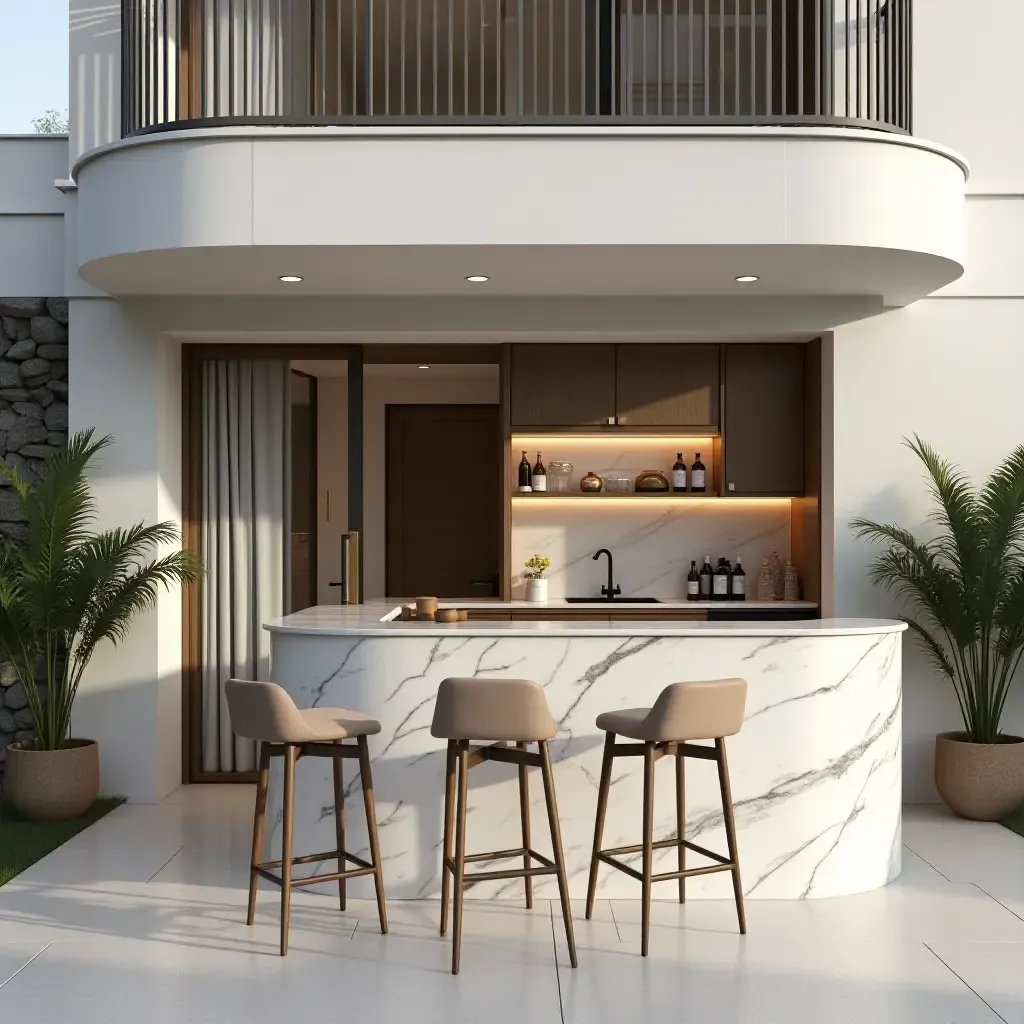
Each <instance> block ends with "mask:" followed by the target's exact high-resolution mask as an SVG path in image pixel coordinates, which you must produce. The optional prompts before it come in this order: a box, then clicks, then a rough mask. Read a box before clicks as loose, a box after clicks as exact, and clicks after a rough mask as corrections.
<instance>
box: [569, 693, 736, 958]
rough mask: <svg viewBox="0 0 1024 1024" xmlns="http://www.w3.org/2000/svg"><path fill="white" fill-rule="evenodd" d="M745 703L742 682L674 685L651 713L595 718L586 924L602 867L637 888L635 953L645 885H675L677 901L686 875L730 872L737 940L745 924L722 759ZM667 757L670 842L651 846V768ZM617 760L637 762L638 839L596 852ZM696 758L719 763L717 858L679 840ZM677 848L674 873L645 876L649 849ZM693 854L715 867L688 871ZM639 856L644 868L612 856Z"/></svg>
mask: <svg viewBox="0 0 1024 1024" xmlns="http://www.w3.org/2000/svg"><path fill="white" fill-rule="evenodd" d="M746 700H747V683H746V680H744V679H715V680H711V681H709V682H693V683H673V684H672V685H671V686H666V687H665V689H664V690H662V691H661V693H660V694H659V695H658V699H657V701H655V704H654V707H653V708H632V709H630V710H627V711H608V712H606V713H605V714H603V715H599V716H598V719H597V727H598V728H599V729H604V730H605V732H606V736H605V743H604V759H603V761H602V763H601V782H600V785H599V786H598V792H597V820H596V823H595V826H594V849H593V853H592V854H591V858H590V884H589V885H588V886H587V920H590V917H591V915H592V914H593V912H594V896H595V895H596V893H597V867H598V864H599V863H601V862H602V861H603V862H604V863H605V864H610V865H611V866H612V867H613V868H618V869H619V871H624V872H625V873H626V874H627V875H630V876H631V877H632V878H635V879H637V880H638V881H640V882H641V883H642V884H643V908H642V911H641V913H642V919H641V920H642V928H641V937H640V953H641V955H642V956H647V947H648V939H649V937H650V930H651V883H652V882H667V881H669V880H671V879H678V880H679V902H680V903H685V902H686V879H687V878H689V877H690V876H692V875H708V874H711V873H713V872H716V871H731V872H732V890H733V894H734V896H735V898H736V915H737V917H738V918H739V926H740V934H742V935H745V934H746V932H747V919H746V914H745V913H744V910H743V888H742V885H741V884H740V861H739V853H738V851H737V848H736V820H735V817H734V816H733V807H732V791H731V789H730V786H729V765H728V762H727V761H726V757H725V737H726V736H734V735H735V734H736V733H738V732H739V731H740V727H741V726H742V725H743V709H744V705H745V704H746ZM616 735H619V736H626V737H628V738H629V739H632V740H639V741H640V742H639V743H616V742H615V737H616ZM707 739H713V740H714V741H715V745H714V746H713V747H707V746H703V745H698V744H696V743H691V742H689V741H690V740H707ZM666 754H670V755H673V756H674V757H675V760H676V836H675V838H674V839H664V840H662V841H661V842H657V843H656V842H654V765H655V762H656V761H658V760H660V759H661V758H662V757H664V756H665V755H666ZM617 757H643V759H644V826H643V828H644V834H643V842H642V843H641V844H640V845H639V846H620V847H617V848H615V849H610V850H602V849H601V835H602V833H603V832H604V819H605V812H606V811H607V809H608V789H609V786H610V785H611V775H612V762H613V761H614V760H615V758H617ZM687 757H697V758H702V759H704V760H707V761H715V762H716V763H717V764H718V783H719V787H720V789H721V792H722V816H723V818H724V820H725V836H726V841H727V843H728V846H729V856H728V857H727V858H726V857H723V856H721V854H718V853H714V852H713V851H712V850H708V849H705V848H704V847H703V846H698V845H697V844H696V843H691V842H689V841H688V840H687V839H685V838H684V837H685V834H686V798H685V780H684V771H685V760H684V759H685V758H687ZM672 846H674V847H676V849H677V850H678V856H679V860H678V864H679V870H678V871H665V872H662V873H660V874H657V875H655V874H653V873H652V864H653V861H654V851H655V850H662V849H665V848H667V847H672ZM687 850H692V851H693V852H694V853H699V854H700V855H701V856H703V857H707V858H708V859H709V860H712V861H714V862H715V863H714V864H711V865H710V866H706V867H698V868H687V867H686V851H687ZM629 853H641V854H642V855H643V870H642V871H637V870H636V869H635V868H632V867H630V866H629V865H628V864H624V863H623V862H622V861H620V860H617V859H616V858H617V857H618V856H620V855H622V854H629Z"/></svg>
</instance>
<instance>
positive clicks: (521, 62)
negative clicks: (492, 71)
mask: <svg viewBox="0 0 1024 1024" xmlns="http://www.w3.org/2000/svg"><path fill="white" fill-rule="evenodd" d="M523 16H524V14H523V0H518V6H517V8H516V114H517V115H518V116H519V117H522V116H523V115H524V114H525V113H526V110H525V109H524V106H523V96H524V88H523V75H524V74H525V73H526V55H525V54H524V53H523V35H524V31H525V30H524V28H523Z"/></svg>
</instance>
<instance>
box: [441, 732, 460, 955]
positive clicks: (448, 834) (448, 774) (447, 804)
mask: <svg viewBox="0 0 1024 1024" xmlns="http://www.w3.org/2000/svg"><path fill="white" fill-rule="evenodd" d="M457 763H458V762H457V760H456V744H455V740H449V741H448V754H447V757H446V760H445V769H444V840H443V841H442V843H441V938H444V936H445V934H446V933H447V931H448V895H449V893H450V891H451V880H452V876H451V868H450V867H449V864H450V863H451V859H452V829H453V827H454V824H455V779H456V774H455V768H456V764H457Z"/></svg>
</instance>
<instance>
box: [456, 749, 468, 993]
mask: <svg viewBox="0 0 1024 1024" xmlns="http://www.w3.org/2000/svg"><path fill="white" fill-rule="evenodd" d="M458 743H459V749H458V761H459V806H458V814H457V816H456V822H455V872H454V874H455V878H454V887H455V909H454V912H453V914H452V974H458V973H459V960H460V955H461V953H462V889H463V882H464V879H465V875H466V803H467V799H468V795H469V794H468V792H467V789H468V785H469V744H468V743H467V742H466V741H465V740H459V741H458Z"/></svg>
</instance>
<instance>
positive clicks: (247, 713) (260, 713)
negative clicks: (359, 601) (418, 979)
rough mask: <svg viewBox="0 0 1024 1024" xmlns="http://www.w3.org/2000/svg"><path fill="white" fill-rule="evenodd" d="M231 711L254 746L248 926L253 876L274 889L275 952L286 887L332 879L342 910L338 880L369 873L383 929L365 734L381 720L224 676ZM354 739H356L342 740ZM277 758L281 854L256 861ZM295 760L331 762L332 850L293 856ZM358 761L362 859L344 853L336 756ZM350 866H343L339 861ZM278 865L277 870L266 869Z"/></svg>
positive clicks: (284, 945)
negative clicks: (322, 868)
mask: <svg viewBox="0 0 1024 1024" xmlns="http://www.w3.org/2000/svg"><path fill="white" fill-rule="evenodd" d="M224 691H225V693H226V695H227V699H228V711H229V713H230V715H231V727H232V728H233V729H234V731H235V732H236V733H237V734H238V735H239V736H243V737H245V738H246V739H250V740H255V741H256V742H257V743H259V745H260V747H259V781H258V783H257V786H256V811H255V814H254V815H253V823H252V858H251V860H250V863H249V912H248V915H247V916H246V919H245V923H246V924H252V922H253V917H254V915H255V913H256V880H257V877H262V878H266V879H267V880H268V881H270V882H273V883H274V884H275V885H279V886H280V887H281V956H284V955H285V954H286V953H287V952H288V925H289V920H290V917H291V895H292V888H293V887H296V886H304V885H313V884H314V883H316V882H334V881H337V883H338V895H339V897H340V903H341V909H342V910H344V909H345V882H346V880H347V879H349V878H357V877H359V876H360V875H373V881H374V885H375V887H376V889H377V913H378V914H379V916H380V930H381V931H382V932H384V933H387V930H388V916H387V909H386V908H385V905H384V875H383V872H382V870H381V863H380V846H379V844H378V841H377V813H376V810H375V808H374V801H373V779H372V776H371V774H370V753H369V748H368V747H367V743H366V737H367V736H375V735H376V734H377V733H379V732H380V722H378V721H377V720H376V719H374V718H370V717H368V716H367V715H362V714H360V713H359V712H358V711H344V710H342V709H341V708H313V709H311V710H309V711H300V710H299V709H298V708H297V707H296V706H295V702H294V701H293V700H292V699H291V697H289V696H288V694H287V693H286V692H285V691H284V690H283V689H281V687H280V686H277V685H276V684H275V683H251V682H245V681H244V680H241V679H229V680H228V681H227V682H226V683H225V684H224ZM351 739H354V740H355V741H356V742H355V744H352V743H343V742H342V741H343V740H351ZM272 757H281V758H284V806H283V817H282V835H281V859H280V860H274V861H263V862H262V863H261V862H260V859H259V858H260V854H261V853H262V850H263V826H264V821H265V819H266V813H267V789H268V786H269V783H270V759H271V758H272ZM300 757H329V758H331V759H332V761H333V767H334V819H335V829H336V834H337V839H338V848H337V849H336V850H330V851H328V852H327V853H313V854H309V855H307V856H304V857H295V856H293V855H292V837H293V833H294V830H295V762H296V761H297V760H298V759H299V758H300ZM346 757H357V758H358V759H359V776H360V779H361V781H362V784H363V804H364V806H365V808H366V829H367V832H368V833H369V837H370V859H369V861H366V860H363V859H362V858H361V857H357V856H355V855H354V854H351V853H347V852H346V851H345V787H344V779H343V776H342V764H341V762H342V759H343V758H346ZM322 860H337V862H338V870H337V871H334V872H331V873H330V874H325V875H312V876H310V877H308V878H292V866H293V865H294V864H312V863H314V862H316V861H322ZM348 861H351V862H352V863H353V864H355V865H357V866H356V867H355V868H351V869H349V870H345V864H346V862H348ZM271 868H280V869H281V874H280V875H275V874H272V873H271V870H270V869H271Z"/></svg>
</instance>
